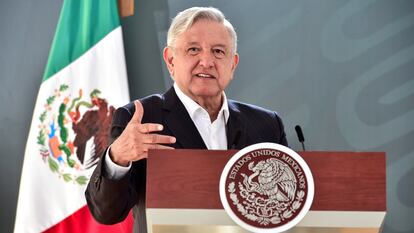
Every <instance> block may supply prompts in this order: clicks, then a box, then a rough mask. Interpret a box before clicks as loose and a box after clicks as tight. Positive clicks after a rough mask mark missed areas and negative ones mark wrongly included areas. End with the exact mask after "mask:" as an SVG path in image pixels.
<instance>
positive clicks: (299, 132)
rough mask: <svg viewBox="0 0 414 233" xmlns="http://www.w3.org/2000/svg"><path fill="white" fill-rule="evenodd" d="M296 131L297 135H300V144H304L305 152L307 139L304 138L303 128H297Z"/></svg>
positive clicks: (298, 126)
mask: <svg viewBox="0 0 414 233" xmlns="http://www.w3.org/2000/svg"><path fill="white" fill-rule="evenodd" d="M295 131H296V134H297V135H298V139H299V142H301V143H302V149H303V151H305V150H306V149H305V143H304V142H305V138H304V137H303V132H302V128H301V127H300V125H297V126H295Z"/></svg>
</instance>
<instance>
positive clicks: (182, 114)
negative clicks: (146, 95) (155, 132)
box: [163, 87, 207, 149]
mask: <svg viewBox="0 0 414 233" xmlns="http://www.w3.org/2000/svg"><path fill="white" fill-rule="evenodd" d="M163 109H164V110H165V111H166V113H165V122H166V127H168V129H169V130H171V132H172V134H173V135H174V136H175V137H176V138H177V142H176V143H177V144H178V145H180V146H181V147H182V148H185V149H207V146H206V145H205V144H204V141H203V138H202V137H201V135H200V133H199V132H198V130H197V127H196V126H195V125H194V122H193V120H191V117H190V115H189V114H188V112H187V110H186V109H185V107H184V105H183V103H181V101H180V100H179V99H178V96H177V94H176V93H175V91H174V88H173V87H171V88H170V89H169V90H168V91H167V92H166V93H165V94H164V106H163Z"/></svg>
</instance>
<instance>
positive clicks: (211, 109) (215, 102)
mask: <svg viewBox="0 0 414 233" xmlns="http://www.w3.org/2000/svg"><path fill="white" fill-rule="evenodd" d="M192 99H193V100H194V101H195V102H196V103H197V104H199V105H200V106H201V107H202V108H204V109H205V110H206V111H207V112H208V115H209V116H210V121H211V122H213V121H215V120H216V119H217V116H218V114H219V112H220V109H221V105H222V104H223V94H221V95H220V96H217V97H214V98H211V97H209V98H202V97H198V98H197V97H196V98H192Z"/></svg>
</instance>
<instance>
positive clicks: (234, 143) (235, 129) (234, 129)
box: [226, 100, 247, 149]
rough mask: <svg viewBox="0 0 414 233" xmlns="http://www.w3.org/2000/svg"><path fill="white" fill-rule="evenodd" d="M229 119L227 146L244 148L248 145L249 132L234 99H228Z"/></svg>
mask: <svg viewBox="0 0 414 233" xmlns="http://www.w3.org/2000/svg"><path fill="white" fill-rule="evenodd" d="M228 105H229V112H230V115H229V120H228V121H227V126H226V128H227V130H226V131H227V148H228V149H242V148H243V147H245V146H246V141H247V134H246V126H245V125H244V123H243V122H244V121H243V116H242V114H241V113H240V111H239V109H237V106H236V105H235V104H234V103H233V101H231V100H228Z"/></svg>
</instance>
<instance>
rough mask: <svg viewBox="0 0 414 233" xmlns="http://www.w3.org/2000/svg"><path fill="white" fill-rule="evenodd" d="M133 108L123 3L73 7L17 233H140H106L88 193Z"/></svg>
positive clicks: (85, 0) (31, 156)
mask: <svg viewBox="0 0 414 233" xmlns="http://www.w3.org/2000/svg"><path fill="white" fill-rule="evenodd" d="M127 102H129V93H128V84H127V74H126V68H125V56H124V47H123V41H122V29H121V25H120V20H119V15H118V6H117V1H116V0H105V1H102V0H65V1H64V3H63V7H62V11H61V15H60V19H59V22H58V25H57V29H56V34H55V37H54V40H53V44H52V48H51V51H50V54H49V60H48V63H47V65H46V70H45V73H44V77H43V80H42V83H41V86H40V89H39V93H38V96H37V101H36V105H35V108H34V113H33V118H32V123H31V128H30V132H29V136H28V139H27V144H26V151H25V157H24V163H23V170H22V177H21V181H20V191H19V198H18V204H17V213H16V222H15V228H14V232H16V233H24V232H60V233H63V232H132V225H133V220H132V217H131V215H130V216H129V217H128V218H127V219H126V220H125V221H124V222H123V223H120V224H117V225H113V226H105V225H100V224H98V223H97V222H95V220H94V219H93V218H92V216H91V214H90V213H89V209H88V207H87V206H86V200H85V197H84V192H85V189H86V185H87V183H88V181H89V178H90V176H91V174H92V172H93V169H94V167H95V166H96V164H97V162H98V160H99V156H100V155H101V154H102V153H103V152H104V150H105V148H106V147H107V145H108V134H109V131H108V129H109V126H110V124H111V120H112V115H113V112H114V110H115V108H117V107H119V106H122V105H124V104H125V103H127Z"/></svg>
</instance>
